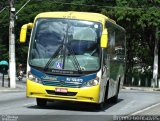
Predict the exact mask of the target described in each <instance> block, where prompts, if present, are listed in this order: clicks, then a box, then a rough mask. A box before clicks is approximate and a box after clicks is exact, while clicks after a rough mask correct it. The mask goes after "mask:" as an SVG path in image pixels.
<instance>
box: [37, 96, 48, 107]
mask: <svg viewBox="0 0 160 121" xmlns="http://www.w3.org/2000/svg"><path fill="white" fill-rule="evenodd" d="M36 102H37V106H40V107H44V106H46V104H47V100H45V99H41V98H37V99H36Z"/></svg>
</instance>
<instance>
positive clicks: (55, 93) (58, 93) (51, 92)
mask: <svg viewBox="0 0 160 121" xmlns="http://www.w3.org/2000/svg"><path fill="white" fill-rule="evenodd" d="M46 92H47V93H48V94H50V95H63V96H75V95H76V94H77V92H67V93H61V92H55V91H54V90H46Z"/></svg>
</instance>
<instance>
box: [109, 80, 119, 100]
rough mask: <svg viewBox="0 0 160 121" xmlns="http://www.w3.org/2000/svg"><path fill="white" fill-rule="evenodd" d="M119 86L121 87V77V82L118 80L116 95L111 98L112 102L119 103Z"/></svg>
mask: <svg viewBox="0 0 160 121" xmlns="http://www.w3.org/2000/svg"><path fill="white" fill-rule="evenodd" d="M119 87H120V79H119V82H118V88H117V92H116V95H115V96H113V97H112V98H111V102H112V103H117V102H118V94H119Z"/></svg>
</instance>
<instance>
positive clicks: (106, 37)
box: [101, 29, 108, 48]
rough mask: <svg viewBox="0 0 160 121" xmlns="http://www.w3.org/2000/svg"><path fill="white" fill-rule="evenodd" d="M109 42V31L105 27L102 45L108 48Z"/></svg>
mask: <svg viewBox="0 0 160 121" xmlns="http://www.w3.org/2000/svg"><path fill="white" fill-rule="evenodd" d="M107 44H108V31H107V29H104V30H103V32H102V36H101V47H102V48H106V47H107Z"/></svg>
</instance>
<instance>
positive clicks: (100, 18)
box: [35, 11, 116, 24]
mask: <svg viewBox="0 0 160 121" xmlns="http://www.w3.org/2000/svg"><path fill="white" fill-rule="evenodd" d="M37 18H69V19H82V20H89V21H95V22H101V23H104V22H105V21H106V20H108V21H110V22H112V23H114V24H116V22H115V21H113V20H112V19H110V18H108V17H106V16H104V15H102V14H99V13H90V12H76V11H68V12H44V13H40V14H38V15H37V16H36V18H35V20H36V19H37Z"/></svg>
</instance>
